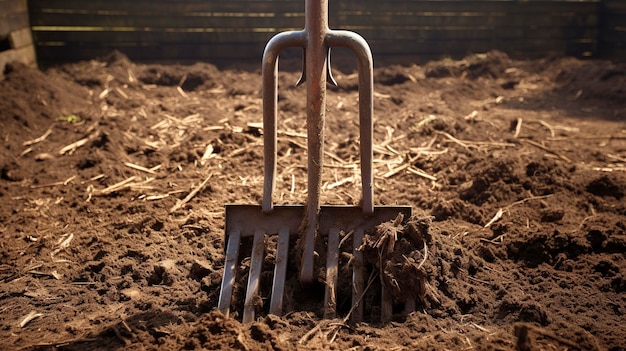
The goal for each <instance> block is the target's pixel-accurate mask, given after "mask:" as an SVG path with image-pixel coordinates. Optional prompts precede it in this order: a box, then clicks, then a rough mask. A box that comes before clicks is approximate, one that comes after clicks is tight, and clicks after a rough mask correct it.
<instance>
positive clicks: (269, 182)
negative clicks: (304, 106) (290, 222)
mask: <svg viewBox="0 0 626 351" xmlns="http://www.w3.org/2000/svg"><path fill="white" fill-rule="evenodd" d="M305 46H306V33H305V32H304V31H289V32H282V33H279V34H276V35H275V36H274V37H272V39H270V41H269V42H268V43H267V45H266V46H265V51H264V52H263V63H262V68H261V71H262V80H263V145H264V148H263V150H264V151H263V159H264V170H265V171H264V173H265V174H264V179H263V206H262V208H263V212H264V213H270V212H272V210H273V209H274V200H273V195H274V188H275V186H276V180H275V178H276V177H275V175H276V133H277V126H276V119H277V116H278V110H277V109H276V104H277V102H278V91H277V90H278V55H279V54H280V52H281V51H282V50H284V49H286V48H288V47H302V48H304V47H305Z"/></svg>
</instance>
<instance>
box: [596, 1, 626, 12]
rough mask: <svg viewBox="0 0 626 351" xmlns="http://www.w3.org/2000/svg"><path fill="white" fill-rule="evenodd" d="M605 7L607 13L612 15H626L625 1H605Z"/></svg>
mask: <svg viewBox="0 0 626 351" xmlns="http://www.w3.org/2000/svg"><path fill="white" fill-rule="evenodd" d="M602 4H603V7H604V8H605V10H606V11H609V12H612V13H616V14H617V13H621V14H626V1H623V0H612V1H606V0H605V1H603V2H602Z"/></svg>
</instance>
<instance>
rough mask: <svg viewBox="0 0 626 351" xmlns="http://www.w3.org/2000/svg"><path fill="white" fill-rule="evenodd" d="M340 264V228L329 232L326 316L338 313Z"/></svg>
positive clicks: (331, 316) (330, 316)
mask: <svg viewBox="0 0 626 351" xmlns="http://www.w3.org/2000/svg"><path fill="white" fill-rule="evenodd" d="M338 265H339V229H337V228H331V229H330V230H329V232H328V254H327V256H326V292H325V294H324V318H334V317H335V316H336V315H337V266H338Z"/></svg>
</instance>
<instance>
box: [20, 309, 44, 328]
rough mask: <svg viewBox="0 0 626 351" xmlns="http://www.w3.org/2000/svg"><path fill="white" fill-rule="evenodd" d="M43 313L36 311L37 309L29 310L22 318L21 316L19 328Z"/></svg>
mask: <svg viewBox="0 0 626 351" xmlns="http://www.w3.org/2000/svg"><path fill="white" fill-rule="evenodd" d="M42 316H43V314H41V313H37V311H30V313H29V314H27V315H26V316H24V318H22V321H21V322H20V324H19V325H20V328H24V327H25V326H26V325H27V324H28V323H30V322H31V321H32V320H34V319H36V318H39V317H42Z"/></svg>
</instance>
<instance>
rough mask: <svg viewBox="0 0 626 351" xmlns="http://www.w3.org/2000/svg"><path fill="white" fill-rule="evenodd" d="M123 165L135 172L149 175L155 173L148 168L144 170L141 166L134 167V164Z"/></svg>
mask: <svg viewBox="0 0 626 351" xmlns="http://www.w3.org/2000/svg"><path fill="white" fill-rule="evenodd" d="M124 165H125V166H126V167H130V168H132V169H135V170H137V171H141V172H146V173H150V174H155V173H156V172H155V171H153V170H152V169H150V168H146V167H143V166H139V165H136V164H134V163H130V162H124Z"/></svg>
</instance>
